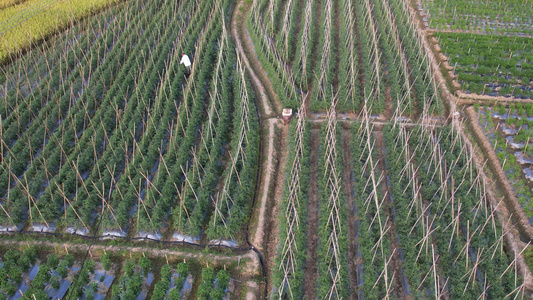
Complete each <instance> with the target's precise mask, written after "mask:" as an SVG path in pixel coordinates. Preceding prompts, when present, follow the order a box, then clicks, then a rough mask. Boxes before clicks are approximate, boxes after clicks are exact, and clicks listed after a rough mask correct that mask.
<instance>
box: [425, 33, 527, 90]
mask: <svg viewBox="0 0 533 300" xmlns="http://www.w3.org/2000/svg"><path fill="white" fill-rule="evenodd" d="M435 36H436V37H437V38H438V40H439V44H440V46H441V48H442V52H443V53H444V54H445V55H446V56H447V57H448V59H449V63H450V65H451V66H453V67H454V70H455V74H458V75H459V82H460V83H461V85H462V89H463V90H464V91H465V92H466V93H473V94H479V95H489V96H505V97H511V96H513V97H516V98H522V99H531V98H533V63H532V62H533V41H532V39H531V38H526V37H516V36H515V37H508V36H494V35H480V34H465V33H440V32H439V33H436V34H435Z"/></svg>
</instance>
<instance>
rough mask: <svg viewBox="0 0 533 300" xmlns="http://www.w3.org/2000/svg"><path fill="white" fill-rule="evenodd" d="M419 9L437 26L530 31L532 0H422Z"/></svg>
mask: <svg viewBox="0 0 533 300" xmlns="http://www.w3.org/2000/svg"><path fill="white" fill-rule="evenodd" d="M418 3H420V2H418ZM418 9H419V10H420V11H423V12H424V16H426V14H427V19H428V20H429V25H430V26H431V28H435V29H437V30H450V29H451V30H472V31H476V32H480V33H495V34H506V35H529V36H531V35H533V18H532V17H531V16H532V15H533V3H531V1H527V0H509V1H498V0H485V1H474V0H447V1H438V0H424V1H422V3H421V4H419V6H418Z"/></svg>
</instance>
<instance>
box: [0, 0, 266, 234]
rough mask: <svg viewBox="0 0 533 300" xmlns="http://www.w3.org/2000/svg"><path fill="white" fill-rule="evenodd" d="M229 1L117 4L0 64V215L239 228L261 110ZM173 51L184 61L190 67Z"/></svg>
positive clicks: (183, 229) (19, 222)
mask: <svg viewBox="0 0 533 300" xmlns="http://www.w3.org/2000/svg"><path fill="white" fill-rule="evenodd" d="M230 4H231V1H222V0H213V1H207V2H203V3H202V5H201V6H198V5H196V2H195V1H181V2H175V1H167V0H161V1H155V2H154V1H137V2H135V3H132V4H131V5H128V6H119V7H117V8H116V10H114V11H112V12H114V15H110V13H111V12H109V13H103V14H101V15H98V16H95V17H94V18H91V19H90V20H87V21H86V23H82V24H80V25H79V26H75V27H73V28H72V29H71V30H70V31H68V32H66V33H65V34H63V35H61V36H59V37H57V38H55V39H52V40H51V41H50V43H47V44H43V46H42V47H41V48H39V50H38V51H40V52H41V53H40V54H41V55H42V56H43V57H42V58H41V57H40V56H39V55H37V54H35V53H38V51H32V52H29V53H28V54H26V55H24V56H23V57H21V58H20V59H19V60H16V61H14V62H13V64H10V65H9V66H8V67H7V68H5V72H4V74H3V76H2V77H1V78H0V84H1V88H0V91H1V92H0V97H2V101H0V102H1V103H0V112H1V119H0V124H1V125H0V139H1V143H0V145H1V157H2V160H1V168H2V172H1V174H0V197H1V203H0V204H1V205H2V208H3V210H2V216H1V217H0V219H1V223H2V225H4V227H5V228H8V229H10V230H13V229H15V227H18V228H20V226H26V225H29V226H30V229H31V228H32V227H31V226H33V228H36V227H35V226H39V228H40V229H42V230H46V231H54V230H56V228H57V230H60V231H61V230H66V231H67V232H71V233H77V234H93V233H94V234H100V235H110V236H126V235H130V236H138V237H150V238H152V239H170V238H171V237H172V236H174V237H177V238H178V239H183V236H189V238H187V239H194V240H196V239H199V238H200V237H201V235H202V234H203V233H204V232H205V231H207V236H208V238H209V239H237V237H238V233H239V232H240V231H241V229H242V225H243V224H244V223H245V222H246V220H247V218H248V209H249V206H250V204H251V200H252V197H253V190H254V186H255V180H256V178H255V174H256V171H255V170H256V168H257V160H258V151H259V149H258V145H259V136H258V133H259V127H258V124H259V123H258V122H259V121H258V116H257V110H256V107H255V102H254V95H253V93H252V92H251V89H250V87H249V84H248V79H247V77H246V76H245V75H244V71H243V67H242V64H241V63H240V62H239V61H238V58H237V56H236V53H235V50H234V46H233V43H232V41H231V39H230V37H229V31H228V28H227V25H226V24H227V23H228V18H229V15H230V12H231V10H230ZM193 24H194V26H192V25H193ZM182 52H186V53H188V54H189V55H190V56H191V57H192V58H193V65H192V72H191V74H190V75H189V76H188V77H187V76H185V70H184V68H183V67H180V65H179V60H180V57H181V53H182ZM171 212H172V214H171ZM209 227H213V228H209Z"/></svg>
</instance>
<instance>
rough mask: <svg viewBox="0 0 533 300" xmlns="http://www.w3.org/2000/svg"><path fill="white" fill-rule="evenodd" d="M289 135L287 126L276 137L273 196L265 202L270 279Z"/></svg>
mask: <svg viewBox="0 0 533 300" xmlns="http://www.w3.org/2000/svg"><path fill="white" fill-rule="evenodd" d="M288 134H289V130H288V127H287V126H281V133H280V135H279V136H278V137H277V138H278V141H280V144H278V145H277V147H278V148H277V151H276V156H277V159H276V161H277V165H276V167H275V168H276V171H275V173H274V174H275V175H273V176H274V177H273V180H274V181H275V182H274V185H273V186H272V191H273V195H272V196H270V197H268V198H267V199H266V201H267V202H268V204H269V205H271V208H270V215H269V216H268V223H267V225H266V227H265V235H264V241H266V242H265V244H264V247H263V248H264V249H265V251H264V254H265V255H264V257H265V259H266V262H265V268H266V273H267V276H269V278H272V271H273V270H274V268H275V267H276V254H277V246H278V243H279V236H278V232H279V224H278V220H279V219H278V215H279V209H280V206H281V201H282V200H283V181H284V179H285V176H284V172H283V170H284V168H285V165H286V164H287V155H288V153H287V136H288ZM271 290H272V282H271V280H270V281H268V286H267V291H271Z"/></svg>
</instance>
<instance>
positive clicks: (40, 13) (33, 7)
mask: <svg viewBox="0 0 533 300" xmlns="http://www.w3.org/2000/svg"><path fill="white" fill-rule="evenodd" d="M116 2H117V1H116V0H89V1H88V0H84V1H82V0H60V1H57V0H42V1H41V0H24V1H21V0H6V1H2V2H0V36H1V37H2V40H3V42H2V43H1V44H0V62H5V61H6V60H7V59H9V57H10V55H16V53H18V52H19V51H20V50H21V49H24V48H26V47H28V46H30V45H31V44H32V43H35V42H38V41H39V40H41V39H43V38H46V37H48V36H51V35H52V34H53V33H55V32H58V31H59V30H61V29H63V28H64V27H65V26H66V25H68V24H71V23H73V22H75V21H76V20H77V19H79V18H82V17H85V16H88V15H91V14H93V13H95V12H96V11H98V10H100V9H102V8H104V7H106V6H109V5H110V4H113V3H116Z"/></svg>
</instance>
